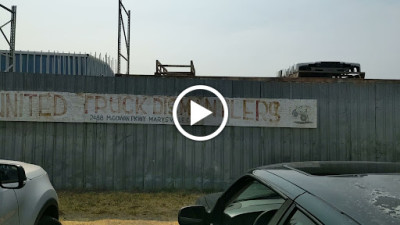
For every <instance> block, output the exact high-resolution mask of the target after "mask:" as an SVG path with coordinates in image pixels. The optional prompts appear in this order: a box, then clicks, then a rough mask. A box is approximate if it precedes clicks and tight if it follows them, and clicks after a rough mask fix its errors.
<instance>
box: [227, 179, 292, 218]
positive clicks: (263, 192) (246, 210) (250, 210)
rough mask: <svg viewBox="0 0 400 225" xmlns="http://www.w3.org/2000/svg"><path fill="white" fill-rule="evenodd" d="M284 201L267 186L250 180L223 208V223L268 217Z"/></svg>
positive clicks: (270, 216)
mask: <svg viewBox="0 0 400 225" xmlns="http://www.w3.org/2000/svg"><path fill="white" fill-rule="evenodd" d="M284 202H285V199H284V198H283V197H282V196H280V195H279V194H278V193H276V192H275V191H273V190H272V189H271V188H269V187H268V186H265V185H264V184H262V183H260V182H258V181H252V182H250V183H249V184H248V185H246V186H245V187H244V188H243V189H242V190H241V191H239V192H238V193H237V194H236V195H234V197H233V198H232V199H231V201H230V203H229V204H228V205H227V206H226V207H225V209H224V223H223V224H253V223H254V222H255V220H256V218H257V217H258V216H259V215H260V214H262V213H266V212H268V215H266V216H264V217H265V218H266V217H268V218H269V219H270V218H272V216H273V215H274V214H275V212H276V211H277V210H278V209H279V208H280V207H281V205H282V204H283V203H284Z"/></svg>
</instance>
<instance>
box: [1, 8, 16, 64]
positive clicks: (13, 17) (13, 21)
mask: <svg viewBox="0 0 400 225" xmlns="http://www.w3.org/2000/svg"><path fill="white" fill-rule="evenodd" d="M0 7H1V8H3V9H4V10H6V11H8V12H9V13H11V20H10V21H8V22H6V23H5V24H3V25H2V26H1V27H0V32H1V34H2V35H3V37H4V38H5V40H6V42H7V44H8V45H9V47H10V52H9V53H8V54H6V57H8V59H9V60H8V62H9V63H8V66H7V67H6V70H5V71H4V72H10V71H11V72H15V60H14V59H15V33H16V26H17V6H15V5H13V6H12V7H11V9H9V8H7V7H5V6H4V5H2V4H0ZM7 24H10V25H11V30H10V39H8V38H7V35H6V34H5V33H4V31H3V27H5V26H6V25H7Z"/></svg>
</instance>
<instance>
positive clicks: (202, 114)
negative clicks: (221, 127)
mask: <svg viewBox="0 0 400 225" xmlns="http://www.w3.org/2000/svg"><path fill="white" fill-rule="evenodd" d="M212 113H213V112H211V111H210V110H208V109H206V108H204V107H203V106H201V105H199V104H197V103H196V102H194V101H192V100H190V126H193V125H194V124H196V123H197V122H199V121H200V120H202V119H204V118H206V117H207V116H209V115H211V114H212Z"/></svg>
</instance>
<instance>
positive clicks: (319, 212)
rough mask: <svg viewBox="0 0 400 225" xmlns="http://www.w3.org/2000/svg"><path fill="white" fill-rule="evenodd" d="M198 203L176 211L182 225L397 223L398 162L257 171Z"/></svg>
mask: <svg viewBox="0 0 400 225" xmlns="http://www.w3.org/2000/svg"><path fill="white" fill-rule="evenodd" d="M197 203H198V204H201V205H196V206H190V207H186V208H183V209H181V210H180V212H179V215H178V222H179V224H180V225H189V224H191V225H195V224H198V225H205V224H207V225H208V224H213V225H228V224H229V225H261V224H264V225H267V224H269V225H272V224H280V225H295V224H296V225H314V224H332V225H342V224H379V225H383V224H396V225H399V224H400V163H380V162H301V163H284V164H276V165H270V166H265V167H259V168H256V169H253V170H251V171H249V172H248V173H246V174H245V175H244V176H242V177H241V178H240V179H239V180H237V181H236V182H235V183H234V184H233V185H232V186H231V187H229V188H228V189H227V190H226V191H225V192H224V193H216V194H212V195H209V196H205V197H203V198H200V199H199V200H198V201H197Z"/></svg>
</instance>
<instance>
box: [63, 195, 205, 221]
mask: <svg viewBox="0 0 400 225" xmlns="http://www.w3.org/2000/svg"><path fill="white" fill-rule="evenodd" d="M58 195H59V198H60V214H61V215H60V218H61V220H62V221H63V224H66V225H78V224H85V225H86V224H87V225H88V224H100V225H101V224H112V225H114V224H115V225H117V224H121V225H127V224H133V225H134V224H141V225H147V224H157V225H158V224H159V225H161V224H162V225H172V224H176V222H173V221H176V219H177V214H178V211H179V209H180V208H182V207H183V206H187V205H192V204H193V203H194V202H195V200H196V199H197V198H198V197H199V196H201V195H203V194H202V193H188V192H158V193H130V192H65V191H59V192H58ZM68 221H78V222H68ZM83 221H92V222H90V223H84V222H83ZM157 221H159V222H157ZM160 221H164V222H160Z"/></svg>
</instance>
